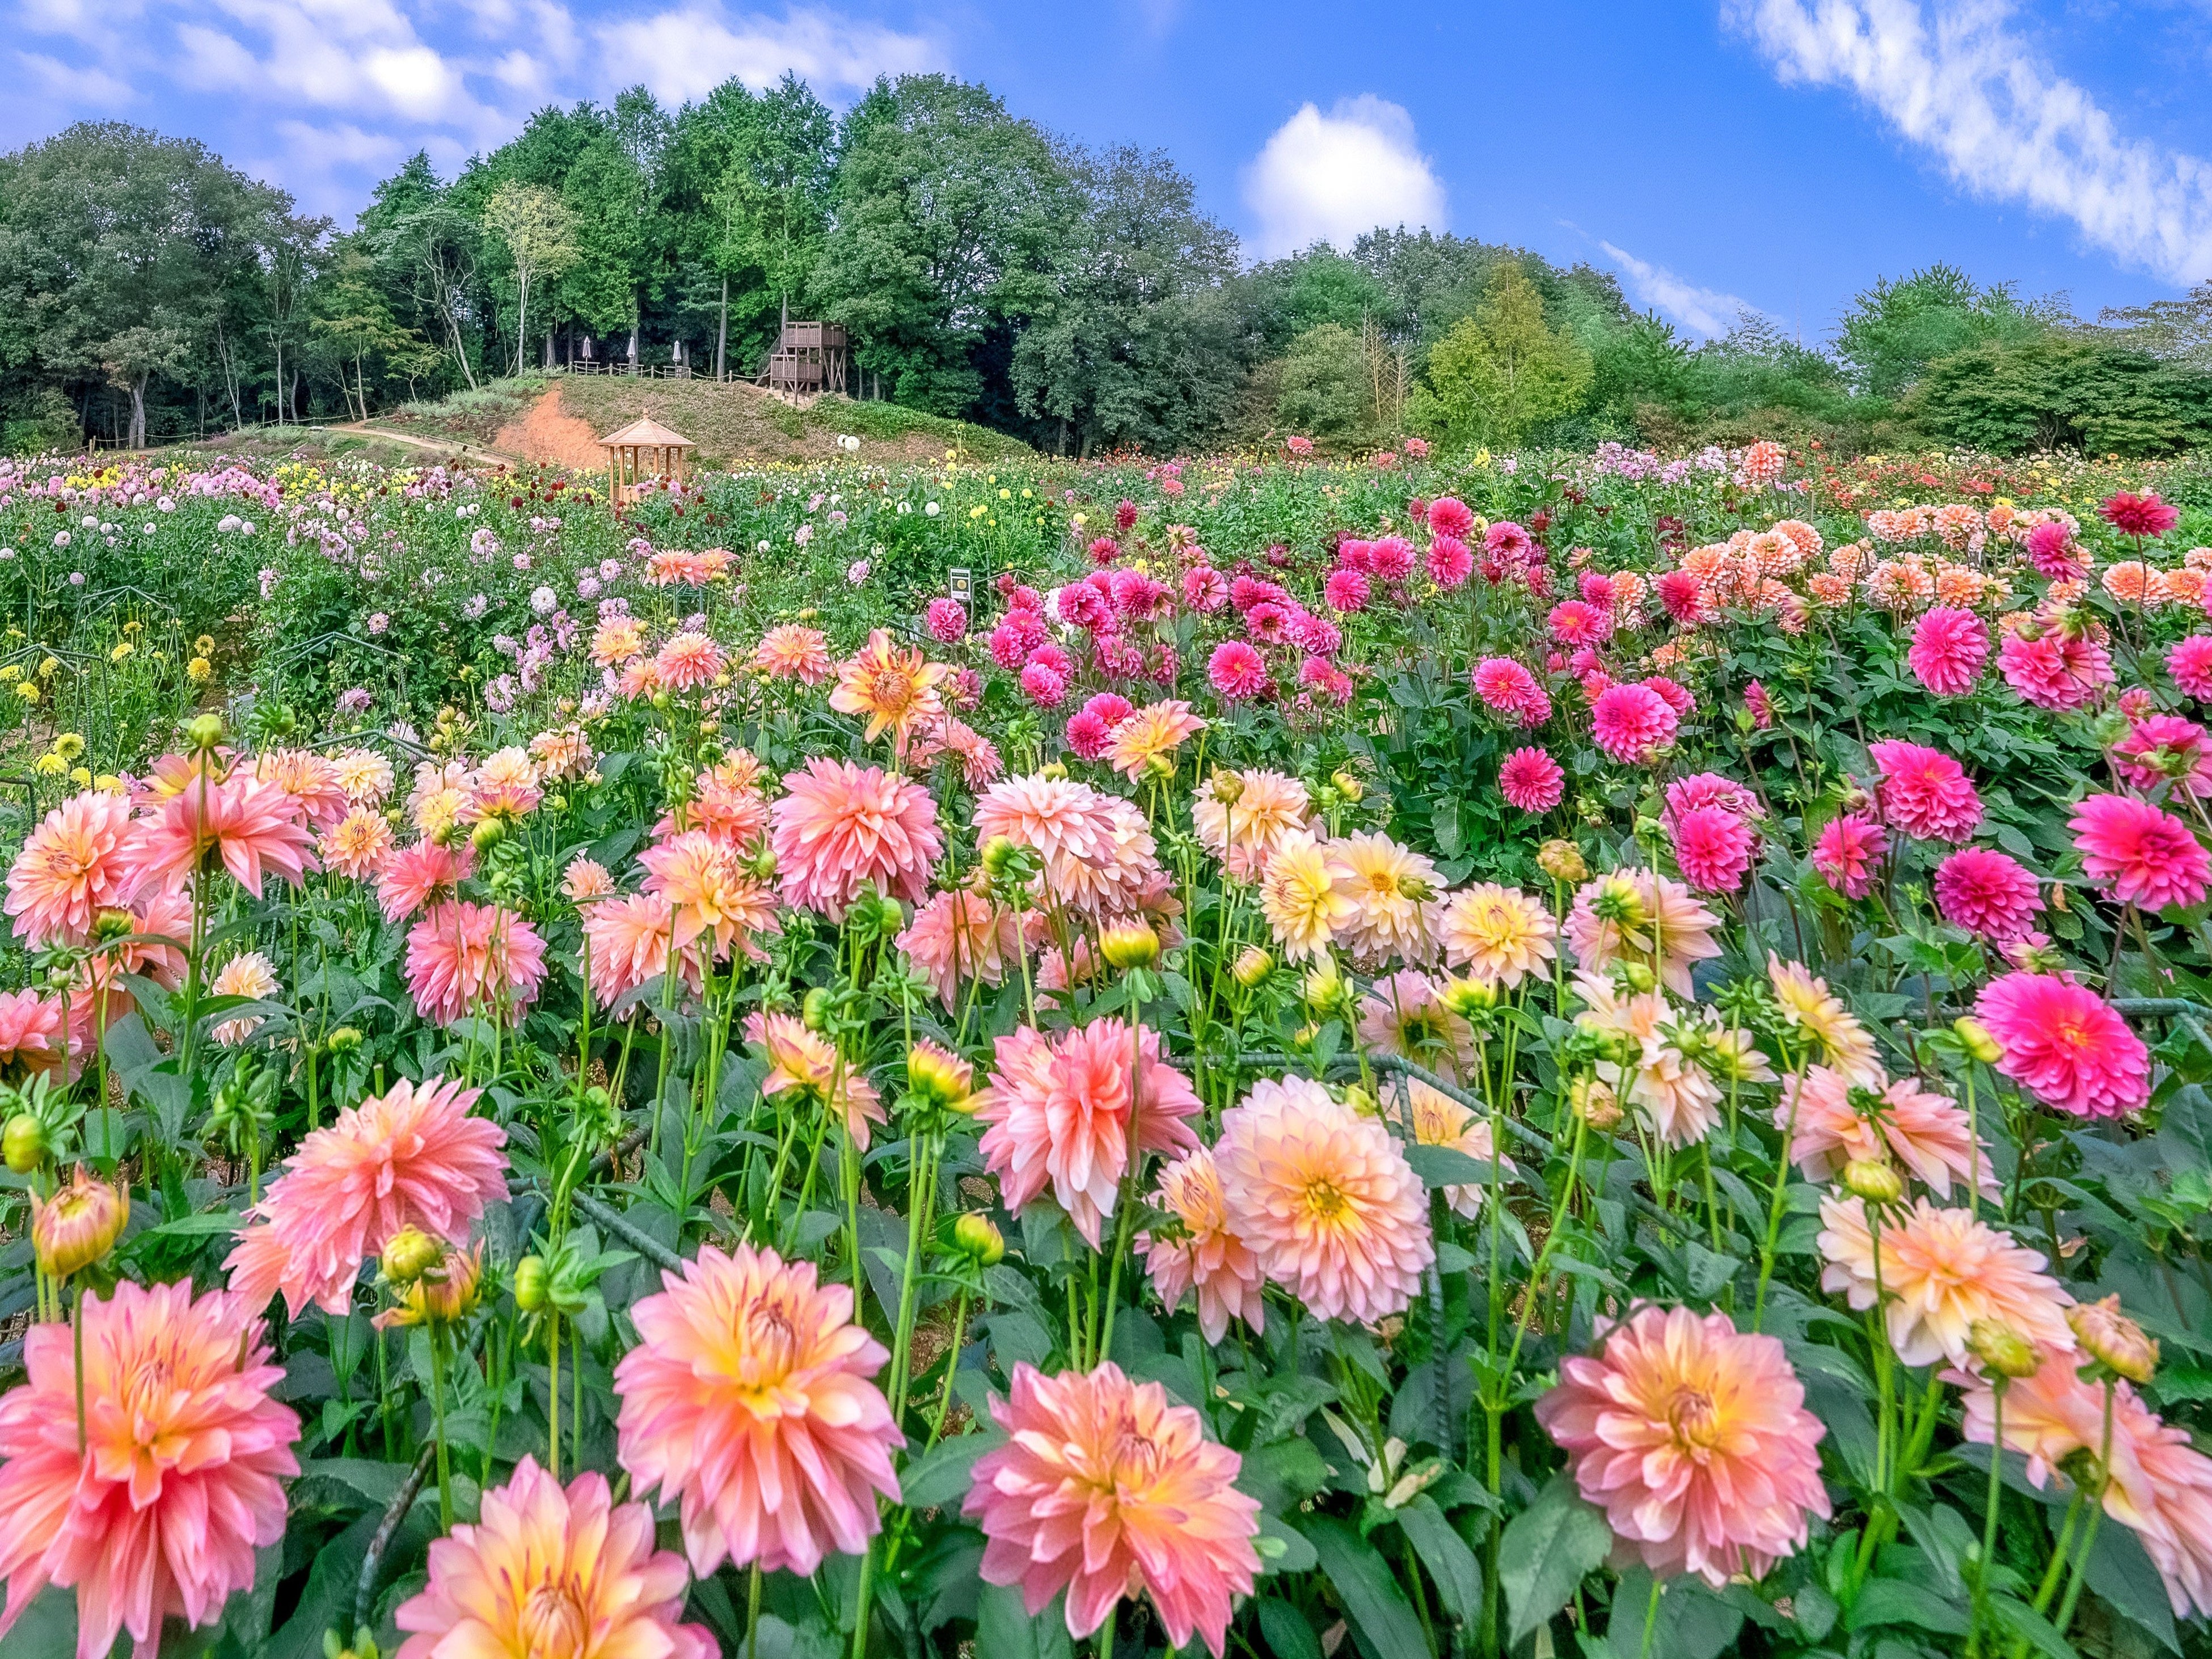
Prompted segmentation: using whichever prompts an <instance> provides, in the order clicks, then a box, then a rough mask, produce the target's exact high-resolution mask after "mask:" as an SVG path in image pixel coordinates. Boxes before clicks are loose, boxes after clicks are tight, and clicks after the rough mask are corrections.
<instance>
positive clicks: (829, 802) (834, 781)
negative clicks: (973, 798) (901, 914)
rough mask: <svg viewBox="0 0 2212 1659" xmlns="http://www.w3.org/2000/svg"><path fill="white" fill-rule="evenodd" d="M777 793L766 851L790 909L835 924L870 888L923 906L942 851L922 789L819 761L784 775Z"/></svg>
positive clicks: (931, 804)
mask: <svg viewBox="0 0 2212 1659" xmlns="http://www.w3.org/2000/svg"><path fill="white" fill-rule="evenodd" d="M783 787H784V789H785V791H786V792H787V793H785V794H784V795H783V797H782V798H781V799H779V800H778V801H777V802H776V803H775V807H774V809H773V810H772V812H771V817H772V820H773V823H774V825H775V827H774V829H773V830H772V831H771V845H772V846H773V847H774V848H775V862H776V868H777V869H778V870H779V871H780V872H781V875H782V879H783V896H784V898H785V899H786V900H787V902H790V903H793V904H795V905H798V906H799V907H800V908H803V909H809V910H817V911H819V912H820V913H821V914H822V915H824V916H826V917H828V918H829V920H830V921H833V922H836V921H843V920H844V917H845V910H846V907H847V906H848V905H850V904H851V903H852V902H853V901H854V899H855V898H857V897H858V896H860V894H861V893H863V892H864V891H866V890H868V889H870V888H872V887H881V888H882V889H883V890H884V891H885V892H887V893H890V895H892V896H894V897H896V898H902V899H904V900H905V901H907V902H908V903H909V904H919V903H920V902H921V898H922V895H923V894H925V893H927V891H928V890H929V872H930V869H931V867H932V866H934V865H935V864H936V862H937V859H938V855H939V854H941V853H942V852H943V851H944V850H945V837H944V836H943V834H942V833H941V832H940V831H939V829H938V824H937V803H936V801H935V800H933V799H932V798H931V796H930V793H929V792H928V791H927V789H925V788H923V787H921V785H920V784H918V783H909V782H908V781H906V780H905V779H903V778H901V777H897V776H896V775H892V774H890V773H886V772H884V771H883V770H882V769H880V768H878V767H868V768H866V769H862V768H860V767H858V766H855V765H854V764H853V763H851V762H850V761H840V760H831V759H829V758H828V757H821V756H817V757H815V758H814V759H812V760H810V761H808V762H807V763H806V766H805V770H803V771H798V772H787V773H786V774H784V778H783Z"/></svg>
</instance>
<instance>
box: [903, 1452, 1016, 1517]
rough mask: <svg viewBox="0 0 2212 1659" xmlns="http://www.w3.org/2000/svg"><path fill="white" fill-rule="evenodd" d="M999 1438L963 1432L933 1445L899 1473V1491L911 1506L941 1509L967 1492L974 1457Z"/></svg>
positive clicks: (922, 1508) (979, 1455) (917, 1508)
mask: <svg viewBox="0 0 2212 1659" xmlns="http://www.w3.org/2000/svg"><path fill="white" fill-rule="evenodd" d="M996 1438H997V1437H994V1436H992V1435H986V1434H963V1435H960V1436H958V1437H956V1438H954V1439H951V1440H947V1441H945V1442H943V1443H940V1444H938V1445H936V1446H933V1447H932V1448H931V1449H929V1451H928V1452H927V1454H926V1455H923V1456H921V1457H918V1458H916V1459H915V1461H914V1462H911V1463H909V1464H908V1465H907V1466H906V1468H905V1470H904V1471H903V1472H902V1474H900V1475H899V1494H900V1496H901V1497H902V1498H904V1499H905V1501H906V1505H907V1507H908V1509H914V1510H939V1509H943V1508H945V1506H946V1505H948V1504H957V1503H958V1502H959V1501H960V1499H962V1498H965V1497H966V1496H967V1495H968V1486H969V1473H970V1471H972V1470H973V1469H974V1468H975V1460H976V1459H977V1458H979V1457H981V1455H983V1453H984V1452H985V1451H986V1450H987V1449H988V1448H989V1447H990V1446H991V1445H993V1444H994V1443H995V1441H996Z"/></svg>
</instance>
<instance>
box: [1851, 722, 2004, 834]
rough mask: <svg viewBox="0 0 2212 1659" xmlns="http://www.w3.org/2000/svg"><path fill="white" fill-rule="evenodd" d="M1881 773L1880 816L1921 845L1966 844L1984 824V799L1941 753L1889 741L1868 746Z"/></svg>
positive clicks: (1914, 745) (1918, 745)
mask: <svg viewBox="0 0 2212 1659" xmlns="http://www.w3.org/2000/svg"><path fill="white" fill-rule="evenodd" d="M1867 753H1868V754H1869V755H1870V756H1872V757H1873V758H1874V763H1875V769H1877V770H1878V771H1879V772H1880V773H1881V782H1880V784H1879V785H1878V786H1877V793H1878V795H1879V798H1880V799H1881V811H1882V816H1883V817H1886V818H1887V819H1888V820H1889V821H1890V823H1893V824H1895V825H1896V826H1897V827H1898V828H1899V829H1902V830H1904V831H1905V834H1906V835H1908V836H1913V837H1914V838H1915V839H1916V840H1919V841H1948V842H1954V843H1956V842H1963V841H1965V840H1966V838H1967V837H1968V836H1971V835H1972V834H1973V833H1974V827H1975V826H1976V825H1977V824H1978V823H1981V821H1982V798H1981V797H1980V796H1979V795H1978V794H1977V793H1975V792H1974V786H1973V783H1972V781H1971V780H1969V779H1968V778H1967V776H1966V769H1965V768H1964V767H1962V766H1960V764H1959V763H1958V762H1957V761H1955V760H1954V759H1952V758H1951V757H1950V756H1948V755H1947V754H1945V753H1944V752H1943V751H1942V750H1940V749H1929V748H1928V747H1926V746H1925V745H1924V744H1917V743H1907V742H1905V740H1904V739H1902V738H1888V739H1886V740H1885V741H1883V742H1881V743H1875V744H1869V745H1868V746H1867Z"/></svg>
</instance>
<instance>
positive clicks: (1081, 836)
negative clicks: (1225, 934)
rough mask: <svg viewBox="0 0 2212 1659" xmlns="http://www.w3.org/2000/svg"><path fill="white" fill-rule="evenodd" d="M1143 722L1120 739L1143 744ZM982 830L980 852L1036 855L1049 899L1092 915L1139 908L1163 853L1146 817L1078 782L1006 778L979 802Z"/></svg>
mask: <svg viewBox="0 0 2212 1659" xmlns="http://www.w3.org/2000/svg"><path fill="white" fill-rule="evenodd" d="M1168 706H1169V707H1173V705H1168ZM1142 719H1143V717H1142V716H1135V717H1133V718H1132V719H1130V720H1127V721H1124V722H1123V723H1122V726H1121V728H1120V732H1119V733H1118V734H1117V738H1119V737H1125V736H1141V735H1142V734H1141V732H1133V728H1134V727H1136V726H1138V724H1139V720H1142ZM1139 769H1141V763H1139ZM997 836H1005V837H1006V839H1007V840H1008V841H1011V842H1014V843H1015V844H1016V845H1017V846H1020V847H1028V848H1034V849H1035V850H1036V853H1037V854H1038V855H1039V856H1040V857H1041V858H1042V860H1043V863H1044V881H1043V885H1044V890H1045V893H1046V895H1047V896H1048V899H1049V900H1050V901H1051V902H1054V903H1055V904H1068V905H1073V906H1074V907H1075V908H1077V909H1079V910H1081V911H1083V912H1084V913H1085V915H1094V916H1095V915H1115V914H1121V913H1125V912H1127V911H1129V910H1132V909H1133V908H1137V902H1138V896H1139V894H1140V893H1141V892H1142V891H1143V890H1144V889H1145V887H1146V884H1147V883H1149V882H1150V881H1151V880H1152V877H1153V876H1154V874H1155V873H1157V872H1158V869H1159V862H1158V852H1159V848H1158V843H1157V842H1155V841H1154V840H1153V838H1152V831H1151V830H1150V829H1147V828H1146V823H1145V816H1144V814H1143V813H1141V812H1139V811H1137V809H1136V808H1135V807H1134V806H1133V805H1131V804H1130V803H1129V802H1127V801H1126V800H1124V799H1121V797H1120V796H1119V795H1109V794H1107V793H1104V792H1103V791H1102V790H1097V789H1093V788H1092V787H1091V786H1090V785H1089V784H1086V783H1078V782H1076V781H1074V780H1073V779H1072V778H1047V777H1037V776H1032V777H1018V778H1002V779H1000V781H998V782H996V783H994V784H993V785H992V786H991V787H989V788H988V789H987V790H985V791H984V792H983V794H982V796H981V799H978V800H977V801H976V803H975V844H976V846H977V847H978V848H982V847H985V846H987V845H989V844H990V842H991V841H992V840H993V839H994V837H997Z"/></svg>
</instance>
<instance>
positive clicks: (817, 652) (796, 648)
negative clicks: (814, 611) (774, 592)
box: [753, 623, 830, 685]
mask: <svg viewBox="0 0 2212 1659" xmlns="http://www.w3.org/2000/svg"><path fill="white" fill-rule="evenodd" d="M753 666H754V667H755V668H756V669H757V670H758V671H760V672H762V673H763V674H766V675H767V676H768V677H769V678H770V679H779V680H798V681H799V682H801V683H802V684H807V685H819V684H822V682H823V681H824V680H826V679H828V678H829V674H830V665H829V641H827V640H825V639H824V638H823V635H822V630H821V629H818V628H802V627H800V626H799V624H798V623H782V624H781V625H780V626H778V627H775V628H771V629H769V630H768V632H767V633H766V634H764V635H762V636H761V642H760V644H759V645H758V646H757V647H755V648H754V651H753Z"/></svg>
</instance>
